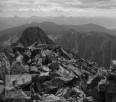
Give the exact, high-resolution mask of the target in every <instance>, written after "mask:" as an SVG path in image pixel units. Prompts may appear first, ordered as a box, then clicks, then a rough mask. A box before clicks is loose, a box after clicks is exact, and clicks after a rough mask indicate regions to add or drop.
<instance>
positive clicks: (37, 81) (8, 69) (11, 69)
mask: <svg viewBox="0 0 116 102" xmlns="http://www.w3.org/2000/svg"><path fill="white" fill-rule="evenodd" d="M9 49H10V50H9ZM9 49H5V51H3V52H1V53H0V93H1V94H0V100H1V101H0V102H24V100H25V102H26V101H27V102H116V97H115V96H116V74H115V71H114V70H115V69H116V68H115V66H116V65H114V64H115V63H114V61H113V63H112V64H111V68H109V70H106V69H105V68H98V66H97V65H96V63H93V62H88V61H85V60H84V59H74V57H73V55H72V56H70V54H68V53H67V52H65V51H64V50H63V49H62V48H61V47H60V46H57V45H45V44H44V45H37V44H33V45H32V46H29V47H28V48H23V47H18V46H15V47H13V48H11V47H10V48H9ZM5 74H7V75H17V74H18V75H31V79H30V80H26V82H25V81H21V82H20V84H19V83H18V82H16V81H14V82H13V85H14V86H13V87H12V88H11V89H9V90H12V89H15V90H17V89H21V90H22V92H23V91H25V90H29V91H30V92H31V99H6V98H5V96H4V91H5V90H7V89H8V88H6V86H4V84H5Z"/></svg>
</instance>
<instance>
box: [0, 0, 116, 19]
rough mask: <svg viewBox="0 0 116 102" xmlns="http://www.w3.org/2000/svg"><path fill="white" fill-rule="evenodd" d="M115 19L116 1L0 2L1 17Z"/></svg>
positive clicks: (22, 0) (16, 0) (1, 0)
mask: <svg viewBox="0 0 116 102" xmlns="http://www.w3.org/2000/svg"><path fill="white" fill-rule="evenodd" d="M61 15H62V16H67V17H69V16H73V17H110V18H112V17H113V18H115V17H116V0H0V16H1V17H13V16H19V17H30V16H39V17H47V16H53V17H55V16H61Z"/></svg>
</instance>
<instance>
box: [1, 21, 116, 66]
mask: <svg viewBox="0 0 116 102" xmlns="http://www.w3.org/2000/svg"><path fill="white" fill-rule="evenodd" d="M38 27H39V28H38ZM46 35H47V36H49V37H50V38H51V39H52V40H53V41H54V43H56V44H58V45H60V46H61V47H63V48H64V49H66V50H68V51H69V52H73V53H75V54H77V55H79V56H80V57H82V58H84V59H85V60H88V61H93V62H96V63H97V64H98V66H100V67H105V68H109V66H110V63H111V60H116V54H115V52H116V32H115V31H114V30H109V29H107V28H104V27H102V26H99V25H96V24H84V25H58V24H55V23H52V22H42V23H36V22H33V23H31V24H24V25H21V26H17V27H13V28H9V29H7V30H3V31H0V41H1V44H3V45H4V44H13V43H15V42H20V43H22V44H23V45H24V46H29V45H31V44H32V43H34V42H35V41H36V42H39V43H40V44H41V43H49V44H51V43H53V42H52V40H50V39H49V38H48V37H47V36H46Z"/></svg>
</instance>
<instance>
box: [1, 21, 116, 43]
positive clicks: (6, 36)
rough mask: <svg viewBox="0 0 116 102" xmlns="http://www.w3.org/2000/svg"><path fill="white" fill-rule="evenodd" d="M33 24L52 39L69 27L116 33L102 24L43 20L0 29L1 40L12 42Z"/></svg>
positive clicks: (84, 30)
mask: <svg viewBox="0 0 116 102" xmlns="http://www.w3.org/2000/svg"><path fill="white" fill-rule="evenodd" d="M32 26H34V27H40V28H41V29H43V31H45V33H46V34H47V35H49V37H51V38H52V39H54V38H55V39H56V38H57V37H59V36H60V35H62V34H65V33H66V32H67V30H69V29H74V30H75V31H77V32H79V31H82V32H91V31H95V32H106V33H108V34H111V35H116V31H114V30H110V29H107V28H105V27H102V26H99V25H96V24H84V25H58V24H55V23H52V22H42V23H35V22H33V23H31V24H24V25H20V26H16V27H13V28H9V29H6V30H3V31H0V41H1V42H3V41H5V40H7V41H8V40H10V41H11V42H12V39H13V41H14V39H16V38H17V37H19V36H20V35H21V34H22V32H23V31H24V30H25V29H26V28H28V27H32Z"/></svg>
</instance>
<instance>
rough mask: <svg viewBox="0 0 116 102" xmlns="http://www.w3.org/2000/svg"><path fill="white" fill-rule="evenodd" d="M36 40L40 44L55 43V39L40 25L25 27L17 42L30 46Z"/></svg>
mask: <svg viewBox="0 0 116 102" xmlns="http://www.w3.org/2000/svg"><path fill="white" fill-rule="evenodd" d="M35 42H37V43H38V44H53V41H52V40H50V39H49V38H48V37H47V36H46V34H45V32H44V31H43V30H42V29H40V28H39V27H29V28H27V29H25V30H24V32H23V34H22V35H21V37H20V38H19V40H18V41H17V43H21V44H22V45H23V46H25V47H27V46H30V45H32V44H33V43H35Z"/></svg>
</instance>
